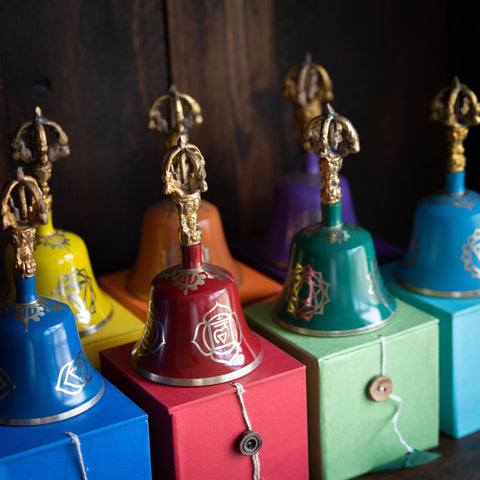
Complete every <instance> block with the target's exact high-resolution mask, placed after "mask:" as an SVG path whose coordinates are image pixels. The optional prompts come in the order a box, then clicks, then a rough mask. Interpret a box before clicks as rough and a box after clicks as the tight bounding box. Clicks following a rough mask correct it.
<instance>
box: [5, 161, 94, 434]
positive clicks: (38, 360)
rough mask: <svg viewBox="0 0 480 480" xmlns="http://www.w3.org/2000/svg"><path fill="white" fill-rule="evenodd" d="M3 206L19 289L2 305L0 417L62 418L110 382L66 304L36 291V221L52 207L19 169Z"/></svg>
mask: <svg viewBox="0 0 480 480" xmlns="http://www.w3.org/2000/svg"><path fill="white" fill-rule="evenodd" d="M1 208H2V211H1V215H2V221H3V228H10V229H11V239H12V244H13V251H14V268H13V270H14V275H13V276H14V279H15V280H14V282H15V289H16V296H15V297H14V298H11V299H9V300H7V301H6V302H3V303H1V304H0V424H3V425H40V424H44V423H52V422H57V421H59V420H64V419H66V418H70V417H73V416H75V415H78V414H79V413H82V412H84V411H85V410H87V409H89V408H90V407H92V406H93V405H94V404H95V403H97V402H98V400H99V399H100V398H101V396H102V394H103V390H104V381H103V378H102V376H101V375H100V374H99V373H98V372H97V371H96V370H95V369H94V368H93V367H92V365H91V364H90V362H89V361H88V359H87V358H86V356H85V352H84V351H83V349H82V345H81V343H80V338H79V335H78V331H77V327H76V323H75V317H74V315H73V313H72V311H71V310H70V308H69V307H68V305H66V304H65V303H62V302H59V301H57V300H54V299H53V298H48V297H43V296H37V292H36V289H35V260H34V257H33V243H34V239H35V226H36V225H37V224H38V223H47V221H48V219H47V210H48V209H47V207H46V205H45V202H44V199H43V197H42V192H41V190H40V189H39V187H38V185H37V183H36V181H35V179H34V178H33V177H29V176H24V174H23V170H22V169H21V168H19V169H18V170H17V178H16V179H15V180H13V181H11V182H9V183H8V184H7V185H6V187H5V190H4V193H3V195H2V207H1Z"/></svg>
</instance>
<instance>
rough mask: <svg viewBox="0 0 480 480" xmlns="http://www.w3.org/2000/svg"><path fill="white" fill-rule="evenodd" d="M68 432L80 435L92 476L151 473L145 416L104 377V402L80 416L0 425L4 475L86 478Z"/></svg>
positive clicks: (8, 479)
mask: <svg viewBox="0 0 480 480" xmlns="http://www.w3.org/2000/svg"><path fill="white" fill-rule="evenodd" d="M32 401H35V399H34V398H32ZM65 432H71V433H73V434H75V435H76V436H77V437H78V440H79V442H80V447H79V448H80V451H81V456H82V459H83V464H84V467H85V472H86V475H87V478H88V480H95V479H103V480H104V479H107V478H112V479H116V480H117V479H132V478H139V479H142V480H143V479H150V478H151V477H152V475H151V467H150V450H149V436H148V422H147V415H146V414H145V413H144V412H143V411H142V410H141V409H140V408H139V407H137V406H136V405H135V404H134V403H133V402H132V401H131V400H129V399H128V398H127V397H126V396H125V395H123V393H121V392H120V391H119V390H117V389H116V388H115V387H114V386H113V385H111V384H110V383H109V382H107V381H105V392H104V394H103V396H102V398H101V399H100V401H99V402H98V403H97V404H96V405H95V406H93V407H92V408H91V409H90V410H87V411H86V412H84V413H82V414H80V415H77V416H76V417H73V418H70V419H68V420H63V421H61V422H56V423H51V424H48V425H40V426H34V427H12V426H0V478H1V479H2V480H22V479H29V480H30V479H32V478H35V479H36V480H37V479H49V480H50V479H52V478H54V479H55V480H63V479H65V480H67V479H68V480H72V479H77V478H78V479H79V480H80V479H82V468H81V463H80V456H79V452H78V449H77V445H76V444H75V443H73V441H72V437H70V436H69V435H67V434H66V433H65Z"/></svg>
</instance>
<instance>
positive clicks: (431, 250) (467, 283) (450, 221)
mask: <svg viewBox="0 0 480 480" xmlns="http://www.w3.org/2000/svg"><path fill="white" fill-rule="evenodd" d="M464 175H465V172H460V173H448V174H447V177H446V189H445V191H443V192H437V193H435V194H433V195H430V196H428V197H425V198H423V199H422V200H421V201H420V203H419V204H418V206H417V209H416V212H415V218H414V225H413V232H412V236H411V240H410V245H409V248H408V250H407V253H406V255H405V257H404V258H403V261H402V262H401V263H400V264H399V267H398V268H397V271H396V277H397V279H398V281H399V282H400V283H401V284H402V285H403V286H404V287H406V288H408V289H410V290H412V291H414V292H417V293H420V294H422V295H427V296H434V297H453V298H455V297H458V298H462V297H476V296H480V256H479V254H478V252H479V247H480V195H479V194H478V193H477V192H474V191H472V190H466V189H465V187H464Z"/></svg>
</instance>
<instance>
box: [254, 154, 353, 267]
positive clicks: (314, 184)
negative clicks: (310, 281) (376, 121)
mask: <svg viewBox="0 0 480 480" xmlns="http://www.w3.org/2000/svg"><path fill="white" fill-rule="evenodd" d="M339 177H340V186H341V188H342V194H343V205H344V209H343V210H344V218H345V220H346V221H348V222H351V223H356V218H355V211H354V209H353V202H352V197H351V193H350V188H349V185H348V182H347V180H346V179H345V177H343V176H342V175H339ZM321 189H322V175H321V174H320V171H319V167H318V156H316V155H315V154H313V153H312V152H303V170H302V171H301V172H297V173H290V174H287V175H284V176H282V177H280V179H279V180H278V181H277V183H276V185H275V191H274V199H273V205H274V209H273V212H272V218H271V222H270V228H269V230H268V232H267V234H266V235H265V238H264V241H263V243H262V245H261V246H260V255H261V256H262V257H263V258H264V259H265V260H266V261H267V262H269V263H271V264H273V265H275V266H277V267H280V268H286V267H287V265H288V259H289V253H290V246H291V243H292V240H293V237H294V235H295V233H297V232H298V231H299V230H301V229H302V228H305V227H307V226H309V225H313V224H315V223H319V222H320V221H321V220H322V213H321V208H320V202H321V201H320V190H321Z"/></svg>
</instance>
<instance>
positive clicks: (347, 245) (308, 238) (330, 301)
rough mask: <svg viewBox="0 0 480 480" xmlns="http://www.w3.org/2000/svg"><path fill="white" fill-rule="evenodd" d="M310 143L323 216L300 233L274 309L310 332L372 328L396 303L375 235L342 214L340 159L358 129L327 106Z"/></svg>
mask: <svg viewBox="0 0 480 480" xmlns="http://www.w3.org/2000/svg"><path fill="white" fill-rule="evenodd" d="M305 145H306V147H307V148H309V149H310V150H312V151H313V152H314V153H316V154H317V155H318V156H319V164H320V171H321V173H322V177H323V179H322V184H323V188H322V190H321V198H322V222H321V223H317V224H314V225H311V226H309V227H306V228H304V229H303V230H301V231H299V232H298V233H297V234H296V235H295V237H294V239H293V241H292V247H291V251H290V259H289V265H288V272H287V277H286V280H285V283H284V286H283V290H282V293H281V295H280V297H279V299H278V300H277V302H276V303H275V304H274V306H273V309H274V315H275V317H276V319H277V321H278V322H279V323H280V324H281V325H282V326H283V327H285V328H287V329H289V330H293V331H295V332H297V333H302V334H306V335H317V336H347V335H355V334H361V333H365V332H369V331H372V330H375V329H377V328H380V327H382V326H384V325H385V324H386V322H387V321H388V320H390V319H391V318H392V316H393V313H394V312H395V309H396V301H395V298H394V297H393V296H392V295H391V294H390V293H389V292H388V291H387V289H386V288H385V286H384V284H383V280H382V277H381V275H380V272H379V268H378V263H377V259H376V254H375V249H374V246H373V240H372V237H371V235H370V233H369V232H367V231H366V230H364V229H363V228H361V227H359V226H357V225H354V224H351V223H346V222H343V221H342V215H341V211H342V204H341V197H342V193H341V188H340V185H339V171H340V169H341V167H342V162H343V157H345V156H346V155H348V154H349V153H356V152H358V151H359V150H360V145H359V140H358V134H357V132H356V130H355V128H354V127H353V125H352V124H351V123H350V122H349V121H348V120H347V119H346V118H343V117H341V116H339V115H337V114H336V113H335V112H334V111H333V109H332V107H331V106H330V105H328V106H327V113H326V114H325V115H321V116H318V117H315V118H313V119H312V120H311V121H310V123H309V124H308V126H307V128H306V130H305Z"/></svg>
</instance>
